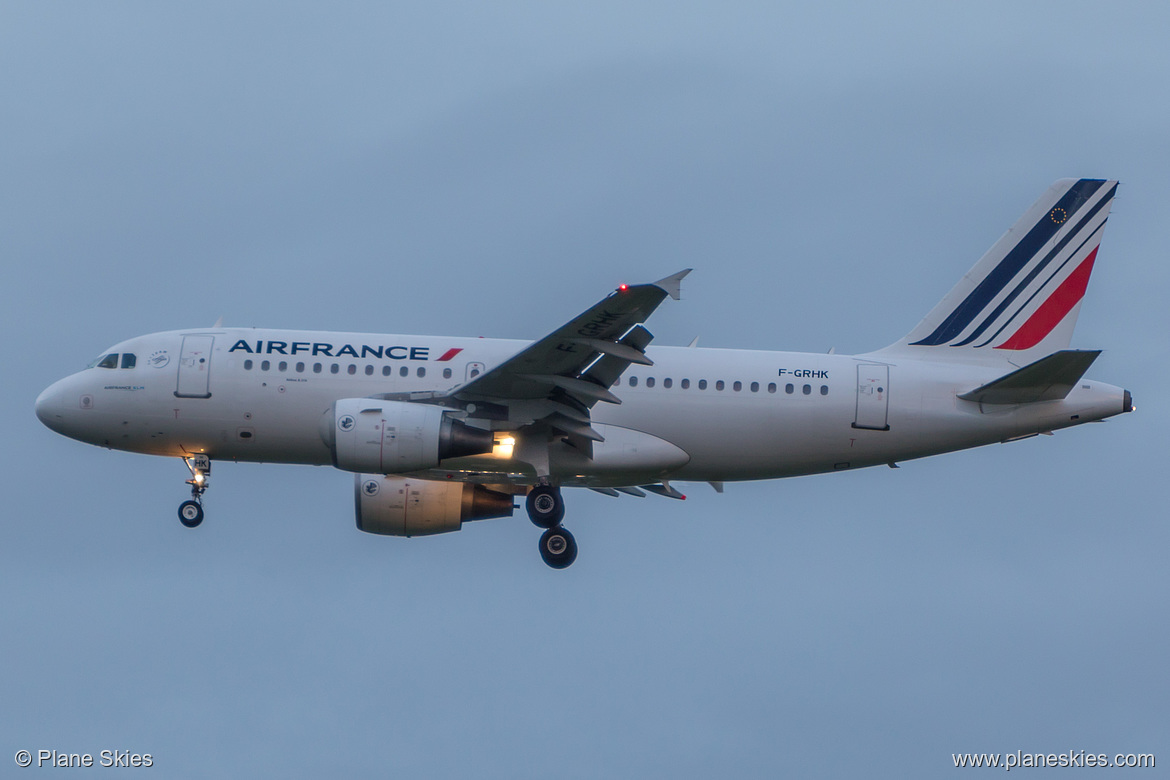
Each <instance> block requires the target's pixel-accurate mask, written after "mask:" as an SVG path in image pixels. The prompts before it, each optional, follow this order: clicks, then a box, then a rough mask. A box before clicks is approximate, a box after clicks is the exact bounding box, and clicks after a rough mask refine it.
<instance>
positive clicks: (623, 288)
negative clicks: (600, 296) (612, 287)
mask: <svg viewBox="0 0 1170 780" xmlns="http://www.w3.org/2000/svg"><path fill="white" fill-rule="evenodd" d="M628 289H630V286H629V285H628V284H619V285H618V292H625V291H626V290H628Z"/></svg>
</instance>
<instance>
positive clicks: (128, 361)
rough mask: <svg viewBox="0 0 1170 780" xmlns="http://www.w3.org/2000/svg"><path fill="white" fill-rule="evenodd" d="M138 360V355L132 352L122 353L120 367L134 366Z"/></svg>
mask: <svg viewBox="0 0 1170 780" xmlns="http://www.w3.org/2000/svg"><path fill="white" fill-rule="evenodd" d="M137 362H138V357H137V356H136V355H135V354H134V353H133V352H123V353H122V368H134V365H135V364H136V363H137Z"/></svg>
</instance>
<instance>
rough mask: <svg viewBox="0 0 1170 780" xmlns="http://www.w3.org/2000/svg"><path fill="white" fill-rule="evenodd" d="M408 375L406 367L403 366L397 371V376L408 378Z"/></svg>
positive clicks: (408, 370) (408, 371)
mask: <svg viewBox="0 0 1170 780" xmlns="http://www.w3.org/2000/svg"><path fill="white" fill-rule="evenodd" d="M409 375H410V369H409V368H407V367H406V366H403V367H402V368H400V369H398V376H409Z"/></svg>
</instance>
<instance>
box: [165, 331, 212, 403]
mask: <svg viewBox="0 0 1170 780" xmlns="http://www.w3.org/2000/svg"><path fill="white" fill-rule="evenodd" d="M214 343H215V336H184V337H183V349H182V351H181V352H180V353H179V386H178V388H177V389H176V390H175V396H176V397H178V398H211V392H210V390H209V389H208V388H209V387H210V385H209V381H210V378H211V345H212V344H214Z"/></svg>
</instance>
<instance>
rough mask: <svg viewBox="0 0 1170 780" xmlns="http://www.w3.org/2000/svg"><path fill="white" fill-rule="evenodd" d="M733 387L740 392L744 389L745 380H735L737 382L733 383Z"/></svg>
mask: <svg viewBox="0 0 1170 780" xmlns="http://www.w3.org/2000/svg"><path fill="white" fill-rule="evenodd" d="M731 389H732V390H734V391H735V392H737V393H738V392H739V391H740V390H742V389H743V382H741V381H739V380H738V379H737V380H735V383H734V384H732V385H731Z"/></svg>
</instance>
